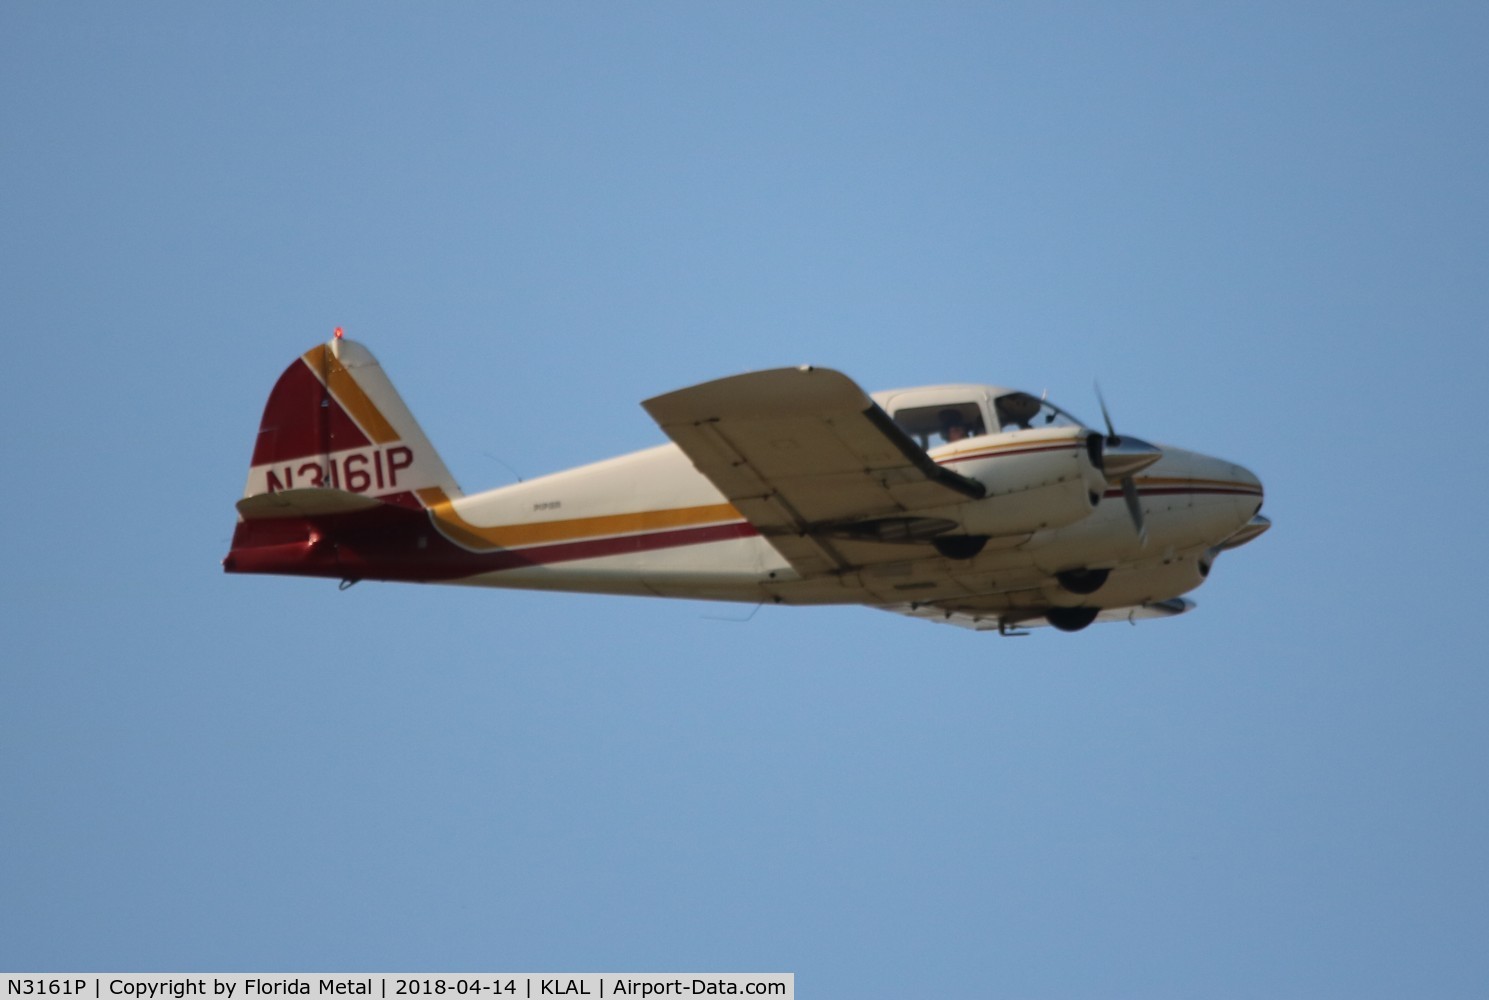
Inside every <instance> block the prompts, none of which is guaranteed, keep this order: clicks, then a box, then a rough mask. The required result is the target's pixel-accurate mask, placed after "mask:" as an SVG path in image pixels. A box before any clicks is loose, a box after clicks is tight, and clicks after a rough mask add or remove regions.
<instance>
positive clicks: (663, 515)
mask: <svg viewBox="0 0 1489 1000" xmlns="http://www.w3.org/2000/svg"><path fill="white" fill-rule="evenodd" d="M1098 397H1099V389H1098ZM641 405H642V406H643V407H645V409H646V411H647V413H649V414H650V415H651V416H652V418H653V419H655V420H656V422H657V423H658V424H659V425H660V427H661V429H662V430H663V432H664V433H666V435H667V436H668V437H669V438H670V439H671V441H670V443H666V444H662V445H658V446H656V447H652V448H648V449H646V450H643V451H638V452H634V453H632V454H628V455H622V456H620V457H617V458H611V459H608V460H605V461H600V462H596V463H593V464H590V465H584V466H580V467H578V468H574V469H569V470H567V471H564V472H557V473H554V474H551V475H546V476H543V477H541V478H538V479H531V480H528V481H526V482H518V483H514V484H511V485H507V486H502V487H498V488H496V489H492V490H488V491H486V492H482V493H473V494H466V493H465V492H464V491H463V490H461V489H460V487H459V486H458V485H457V484H456V482H455V479H454V478H453V477H452V476H451V474H450V472H449V470H448V469H447V468H446V466H445V463H444V462H443V461H442V460H441V458H440V456H439V454H438V453H437V452H436V451H435V449H434V447H433V446H432V445H431V444H430V443H429V439H428V438H426V437H425V435H424V432H423V431H422V430H421V429H420V428H419V425H418V423H417V422H416V421H415V420H414V417H413V415H412V414H411V413H410V412H409V410H408V407H407V406H405V405H404V402H403V400H402V398H401V397H400V396H399V395H398V392H397V390H395V389H394V388H393V384H392V382H390V381H389V379H388V378H387V376H386V375H385V374H384V373H383V370H382V367H381V366H380V365H379V364H378V362H377V360H376V359H375V358H374V357H373V355H372V353H371V352H370V351H369V350H367V348H366V347H364V346H362V345H361V344H359V343H357V342H355V341H352V340H349V339H346V338H345V337H344V336H343V333H342V331H341V329H340V328H338V329H337V330H336V332H335V335H334V336H333V338H332V339H331V340H330V341H329V342H327V343H324V344H321V345H319V346H317V347H314V348H312V349H311V350H309V351H307V352H306V353H305V354H303V355H302V356H300V357H299V358H298V359H296V360H295V361H294V362H293V363H292V364H291V365H290V366H289V367H288V368H287V369H285V371H284V373H283V374H282V375H281V376H280V378H279V381H278V382H277V383H276V384H275V386H274V388H273V391H272V392H271V393H270V395H269V400H268V403H267V404H266V406H265V408H264V415H263V420H262V422H261V424H260V427H259V433H258V439H257V441H256V442H255V444H254V449H253V457H252V460H251V462H250V468H249V472H248V483H247V485H246V487H245V488H244V491H243V497H242V499H240V500H239V501H238V503H237V511H238V522H237V526H236V528H235V530H234V533H233V540H232V548H231V550H230V551H229V553H228V555H227V557H226V558H225V559H224V560H223V567H224V569H225V570H226V571H227V572H229V573H272V574H282V575H288V576H309V577H325V578H329V579H337V580H340V581H341V586H342V587H343V588H345V587H348V586H350V585H352V584H354V583H356V582H358V581H361V580H386V581H406V582H422V583H448V584H467V585H473V586H482V587H512V588H523V589H532V590H551V591H576V592H584V593H594V594H628V595H643V596H657V597H679V598H695V599H700V598H701V599H708V600H718V601H739V602H748V603H751V604H755V605H761V604H782V605H824V604H863V605H867V606H870V607H874V608H879V609H883V610H886V611H895V612H900V613H902V614H906V615H909V616H912V617H914V618H920V619H924V620H927V621H931V622H938V623H943V624H949V625H957V626H962V627H965V628H970V629H975V630H979V631H997V632H1000V633H1002V634H1005V635H1008V634H1014V635H1020V634H1026V632H1025V631H1024V630H1025V629H1027V628H1029V627H1033V626H1042V625H1049V626H1053V627H1054V628H1055V629H1057V630H1060V631H1065V632H1075V631H1079V630H1080V629H1083V628H1085V627H1086V626H1088V625H1090V624H1091V623H1092V622H1098V621H1129V622H1136V621H1138V620H1141V619H1149V618H1167V617H1172V616H1174V615H1179V614H1183V613H1185V612H1187V611H1189V610H1190V609H1192V608H1193V607H1194V604H1193V602H1192V601H1190V600H1188V599H1187V598H1185V597H1183V596H1182V595H1184V594H1186V593H1188V592H1189V591H1191V590H1193V589H1194V588H1196V587H1198V586H1199V585H1200V584H1201V583H1203V582H1204V580H1205V577H1206V576H1207V575H1208V574H1209V572H1210V568H1211V566H1212V565H1213V563H1214V561H1215V558H1216V556H1218V555H1219V554H1220V553H1222V552H1227V551H1229V550H1231V549H1235V548H1238V547H1239V546H1242V545H1245V544H1246V543H1248V542H1250V541H1252V540H1253V539H1255V538H1256V537H1257V536H1259V535H1261V534H1262V533H1263V532H1265V531H1266V530H1267V529H1268V528H1269V527H1270V526H1271V522H1270V521H1269V520H1268V519H1267V518H1266V517H1265V516H1263V515H1262V514H1261V513H1260V511H1261V506H1262V499H1263V494H1262V485H1261V482H1260V480H1258V479H1257V477H1256V476H1255V475H1253V474H1252V473H1251V472H1249V471H1248V470H1246V469H1244V468H1242V467H1241V466H1239V465H1236V464H1234V463H1232V462H1228V461H1226V460H1224V459H1220V458H1213V457H1210V456H1208V455H1203V454H1200V453H1198V452H1193V451H1186V450H1182V449H1179V448H1175V447H1171V446H1167V445H1165V446H1162V447H1159V446H1157V445H1153V444H1150V443H1148V442H1146V441H1143V440H1141V439H1139V438H1135V437H1131V436H1128V435H1122V434H1118V433H1117V432H1116V431H1115V430H1114V429H1113V427H1112V422H1111V417H1110V415H1109V414H1108V413H1107V411H1106V404H1105V402H1104V401H1102V402H1101V410H1102V415H1103V419H1104V421H1105V424H1106V428H1105V432H1104V433H1103V432H1101V431H1099V430H1095V429H1092V428H1091V427H1088V426H1086V425H1084V424H1082V423H1081V422H1080V421H1079V420H1077V419H1076V418H1074V417H1073V416H1071V415H1070V414H1069V413H1067V412H1066V411H1065V410H1062V409H1061V408H1059V407H1057V406H1055V405H1054V404H1053V403H1050V402H1049V401H1047V400H1045V399H1042V398H1040V397H1036V396H1033V395H1031V394H1029V393H1026V392H1021V391H1018V390H1015V389H1006V388H999V387H996V386H989V385H971V384H952V385H934V386H925V387H920V388H911V389H896V390H891V391H888V392H879V393H875V394H873V395H870V394H869V393H867V392H865V391H864V390H863V389H861V388H859V386H858V385H857V384H856V383H855V382H854V381H853V380H852V379H850V378H849V377H848V376H846V375H844V374H842V373H840V372H837V371H834V370H832V369H829V368H817V367H812V366H808V365H803V366H800V367H795V368H777V369H772V370H768V371H757V372H750V373H747V374H742V375H733V376H729V377H727V378H721V379H718V380H716V381H712V382H705V383H703V384H700V385H695V386H691V387H688V388H685V389H679V390H677V391H675V392H669V393H665V394H663V395H660V396H655V397H653V398H651V399H648V400H646V401H645V402H643V403H642V404H641Z"/></svg>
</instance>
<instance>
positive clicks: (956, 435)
mask: <svg viewBox="0 0 1489 1000" xmlns="http://www.w3.org/2000/svg"><path fill="white" fill-rule="evenodd" d="M941 436H942V437H943V438H945V439H946V443H947V444H951V443H952V442H954V441H961V440H964V439H965V438H966V436H967V421H966V420H964V419H962V414H961V412H960V411H958V410H942V411H941Z"/></svg>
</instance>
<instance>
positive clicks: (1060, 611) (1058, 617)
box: [1044, 608, 1100, 632]
mask: <svg viewBox="0 0 1489 1000" xmlns="http://www.w3.org/2000/svg"><path fill="white" fill-rule="evenodd" d="M1099 610H1100V609H1098V608H1050V609H1049V610H1048V611H1046V612H1045V613H1044V619H1045V621H1047V622H1049V623H1050V624H1051V625H1053V626H1054V627H1055V628H1057V629H1059V630H1060V631H1061V632H1079V631H1080V630H1081V629H1083V628H1085V627H1086V626H1087V625H1089V624H1091V623H1092V622H1094V621H1095V620H1096V615H1097V612H1098V611H1099Z"/></svg>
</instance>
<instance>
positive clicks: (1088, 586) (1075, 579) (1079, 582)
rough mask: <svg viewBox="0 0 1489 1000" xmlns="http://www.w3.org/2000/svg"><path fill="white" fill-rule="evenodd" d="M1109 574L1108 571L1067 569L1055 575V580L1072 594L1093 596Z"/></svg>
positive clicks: (1110, 572)
mask: <svg viewBox="0 0 1489 1000" xmlns="http://www.w3.org/2000/svg"><path fill="white" fill-rule="evenodd" d="M1111 574H1112V571H1111V570H1109V569H1067V570H1066V571H1065V572H1063V573H1056V574H1055V580H1056V581H1057V582H1058V583H1059V584H1060V586H1062V587H1064V588H1065V589H1066V590H1068V591H1070V592H1071V593H1072V594H1094V593H1096V592H1097V591H1098V590H1100V589H1101V585H1102V584H1104V583H1106V578H1107V577H1109V576H1111Z"/></svg>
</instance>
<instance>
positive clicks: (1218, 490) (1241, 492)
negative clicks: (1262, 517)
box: [1102, 486, 1263, 497]
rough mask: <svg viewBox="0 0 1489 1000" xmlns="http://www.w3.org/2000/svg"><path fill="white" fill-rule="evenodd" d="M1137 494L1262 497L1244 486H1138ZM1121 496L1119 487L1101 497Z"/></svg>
mask: <svg viewBox="0 0 1489 1000" xmlns="http://www.w3.org/2000/svg"><path fill="white" fill-rule="evenodd" d="M1137 492H1138V495H1139V496H1145V497H1149V496H1175V495H1178V494H1181V493H1193V494H1208V495H1213V496H1233V497H1259V496H1262V495H1263V494H1262V491H1261V490H1257V489H1252V488H1250V487H1246V486H1237V487H1234V488H1226V487H1223V486H1139V487H1138V490H1137ZM1121 495H1122V488H1121V487H1113V488H1112V489H1109V490H1107V491H1106V492H1105V493H1103V494H1102V496H1105V497H1119V496H1121Z"/></svg>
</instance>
